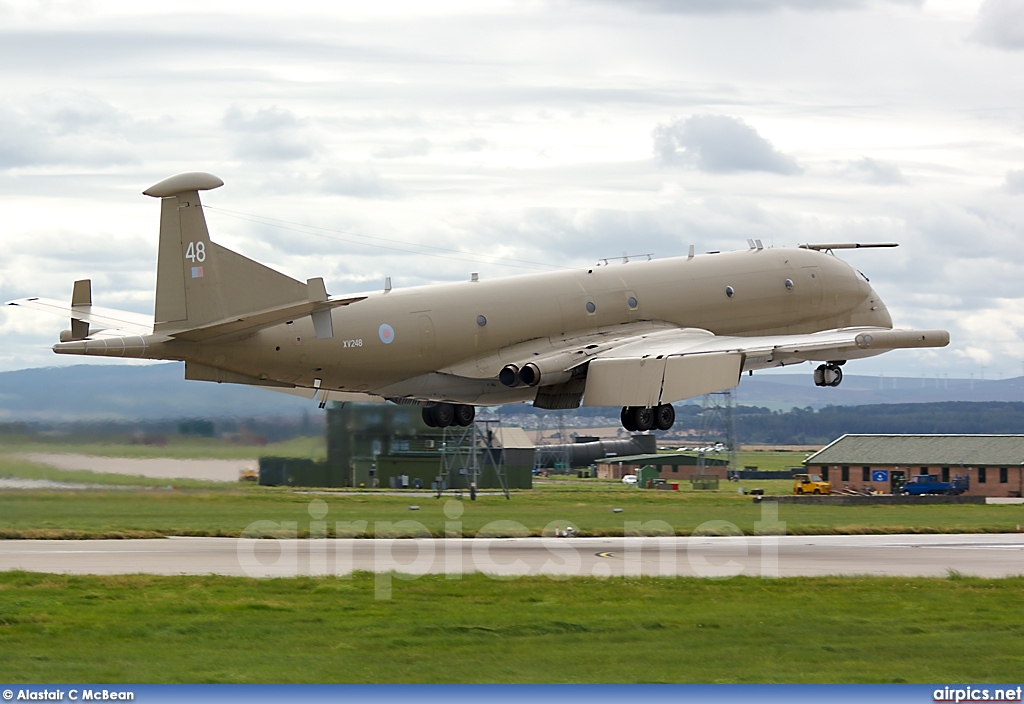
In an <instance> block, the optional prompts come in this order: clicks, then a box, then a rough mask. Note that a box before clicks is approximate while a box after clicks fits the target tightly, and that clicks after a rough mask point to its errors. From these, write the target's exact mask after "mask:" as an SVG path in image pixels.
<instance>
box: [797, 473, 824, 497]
mask: <svg viewBox="0 0 1024 704" xmlns="http://www.w3.org/2000/svg"><path fill="white" fill-rule="evenodd" d="M793 493H794V494H831V493H832V483H831V482H826V481H822V479H821V477H820V476H818V475H817V474H794V475H793Z"/></svg>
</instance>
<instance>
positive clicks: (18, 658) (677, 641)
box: [0, 572, 1024, 683]
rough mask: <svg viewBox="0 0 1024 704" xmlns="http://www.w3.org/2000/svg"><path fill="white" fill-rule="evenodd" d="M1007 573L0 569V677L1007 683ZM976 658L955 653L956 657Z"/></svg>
mask: <svg viewBox="0 0 1024 704" xmlns="http://www.w3.org/2000/svg"><path fill="white" fill-rule="evenodd" d="M1022 588H1024V579H1020V578H1011V579H1002V580H985V579H978V578H971V577H962V576H961V577H959V578H957V579H906V578H903V579H893V578H813V579H777V580H764V579H757V578H743V577H738V578H735V579H730V580H724V581H716V580H699V579H682V578H680V579H664V578H660V579H653V578H645V579H628V580H627V579H606V580H599V579H593V578H574V579H572V580H568V581H566V580H558V581H556V580H552V579H548V578H545V577H530V578H521V579H516V580H512V581H496V580H493V579H489V578H487V577H484V576H482V575H472V576H466V577H464V578H462V579H460V580H450V579H445V577H444V576H443V575H432V576H425V577H419V578H416V579H412V580H411V581H399V580H396V581H395V586H394V589H393V596H392V599H390V600H387V601H383V600H376V599H375V598H374V577H373V576H372V575H367V574H356V575H354V576H353V577H352V578H351V579H338V578H330V577H328V578H296V579H268V580H252V579H243V578H231V577H214V576H208V577H156V576H116V577H81V576H61V575H46V574H32V573H24V572H8V573H3V574H0V662H3V671H4V672H5V673H6V674H5V678H6V679H7V681H9V682H11V683H16V682H53V683H65V682H83V681H88V682H98V683H118V682H140V683H163V682H172V683H173V682H197V683H240V682H497V683H502V682H559V683H561V682H565V683H574V682H575V683H580V682H623V683H637V682H738V683H745V682H792V683H813V682H844V683H850V682H875V683H889V682H912V683H922V682H950V683H954V682H978V683H995V682H1012V681H1015V680H1017V679H1019V676H1020V673H1021V671H1022V670H1024V654H1022V653H1021V648H1020V644H1021V640H1022V638H1024V612H1022V611H1021V609H1020V608H1019V605H1020V593H1021V589H1022ZM972 653H973V654H974V655H972V656H969V657H965V654H972Z"/></svg>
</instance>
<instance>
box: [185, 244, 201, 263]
mask: <svg viewBox="0 0 1024 704" xmlns="http://www.w3.org/2000/svg"><path fill="white" fill-rule="evenodd" d="M185 259H188V260H189V261H190V262H205V261H206V243H204V242H189V243H188V249H186V250H185Z"/></svg>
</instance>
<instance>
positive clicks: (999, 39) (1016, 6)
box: [971, 0, 1024, 50]
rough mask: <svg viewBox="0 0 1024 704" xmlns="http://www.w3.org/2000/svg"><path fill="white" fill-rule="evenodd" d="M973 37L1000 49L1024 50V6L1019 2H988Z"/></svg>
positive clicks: (1000, 0) (1009, 0)
mask: <svg viewBox="0 0 1024 704" xmlns="http://www.w3.org/2000/svg"><path fill="white" fill-rule="evenodd" d="M971 36H972V39H974V40H975V41H977V42H979V43H981V44H987V45H989V46H994V47H997V48H999V49H1010V50H1020V49H1024V5H1022V4H1021V3H1020V1H1019V0H986V1H985V4H983V5H982V6H981V9H980V10H979V11H978V24H977V26H976V27H975V29H974V33H973V34H972V35H971Z"/></svg>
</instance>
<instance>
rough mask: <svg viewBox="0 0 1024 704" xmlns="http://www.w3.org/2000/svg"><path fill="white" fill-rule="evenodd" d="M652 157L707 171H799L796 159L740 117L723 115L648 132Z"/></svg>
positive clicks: (663, 126) (664, 161)
mask: <svg viewBox="0 0 1024 704" xmlns="http://www.w3.org/2000/svg"><path fill="white" fill-rule="evenodd" d="M652 136H653V138H654V154H655V158H656V159H657V160H658V161H659V162H661V163H662V164H664V165H666V166H690V167H693V168H696V169H697V170H699V171H706V172H709V173H736V172H741V171H768V172H771V173H776V174H784V175H791V174H797V173H800V172H801V171H802V169H801V168H800V166H799V165H798V164H797V163H796V160H795V159H793V158H792V157H790V156H787V155H785V154H783V153H781V152H779V151H777V150H776V149H775V147H773V146H772V143H771V142H769V141H768V140H767V139H765V138H764V137H762V136H761V135H759V134H758V133H757V130H755V129H754V128H753V127H750V126H749V125H747V124H746V123H745V122H743V121H742V120H739V119H736V118H733V117H728V116H726V115H694V116H692V117H690V118H687V119H685V120H683V119H679V120H675V121H674V122H671V123H669V124H667V125H658V126H657V127H655V128H654V132H653V133H652Z"/></svg>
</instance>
